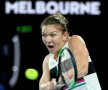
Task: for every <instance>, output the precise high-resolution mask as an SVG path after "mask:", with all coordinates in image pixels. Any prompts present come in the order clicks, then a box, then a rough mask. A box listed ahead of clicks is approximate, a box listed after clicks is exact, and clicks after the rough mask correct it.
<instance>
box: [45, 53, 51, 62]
mask: <svg viewBox="0 0 108 90" xmlns="http://www.w3.org/2000/svg"><path fill="white" fill-rule="evenodd" d="M49 59H50V54H48V55H46V56H45V58H44V63H48V61H49Z"/></svg>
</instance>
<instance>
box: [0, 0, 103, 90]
mask: <svg viewBox="0 0 108 90" xmlns="http://www.w3.org/2000/svg"><path fill="white" fill-rule="evenodd" d="M91 2H92V3H91ZM95 2H96V3H95ZM37 3H38V4H37ZM93 3H95V4H93ZM0 4H1V5H0V20H1V25H0V27H1V28H0V90H20V89H26V88H28V89H31V90H38V89H39V80H40V77H41V75H42V62H43V59H44V57H45V56H46V55H47V54H48V53H49V52H48V51H47V49H46V47H45V46H44V44H43V42H42V40H41V30H40V24H41V22H42V21H43V19H44V18H46V17H47V16H48V15H50V14H53V13H54V12H56V11H58V8H59V12H61V13H62V14H63V15H64V16H65V17H66V18H67V19H68V21H69V25H68V29H69V32H70V34H71V35H73V34H78V35H80V36H82V38H83V39H84V40H85V42H86V45H87V48H88V50H89V53H90V56H91V58H92V61H93V64H94V66H95V68H96V71H97V74H98V77H99V81H100V83H101V81H102V80H103V79H101V75H103V74H102V73H99V72H100V69H99V68H100V67H99V66H100V65H99V64H98V62H101V61H100V60H99V57H98V56H99V55H100V54H98V51H99V49H100V48H98V47H97V46H98V45H99V43H100V41H98V40H99V39H100V38H101V37H100V34H99V33H101V31H99V29H100V28H101V17H102V14H101V2H100V1H97V0H96V1H91V0H90V1H86V2H84V1H83V0H82V1H80V2H79V1H74V2H72V1H61V2H60V1H53V0H49V1H47V2H45V1H30V0H23V1H22V0H17V1H10V0H6V1H3V2H2V3H0ZM93 5H94V6H93ZM97 60H98V61H97ZM28 68H34V69H36V70H37V71H38V72H39V77H38V79H36V80H28V79H27V78H26V77H25V70H26V69H28Z"/></svg>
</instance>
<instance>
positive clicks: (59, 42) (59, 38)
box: [41, 25, 68, 54]
mask: <svg viewBox="0 0 108 90" xmlns="http://www.w3.org/2000/svg"><path fill="white" fill-rule="evenodd" d="M41 33H42V40H43V42H44V44H45V46H46V47H47V49H48V50H49V52H51V53H53V54H54V53H58V51H59V50H60V49H61V48H62V47H63V46H64V44H65V42H66V40H67V36H68V34H67V32H65V33H63V32H62V31H60V30H59V28H58V27H57V26H56V25H45V26H43V27H42V32H41Z"/></svg>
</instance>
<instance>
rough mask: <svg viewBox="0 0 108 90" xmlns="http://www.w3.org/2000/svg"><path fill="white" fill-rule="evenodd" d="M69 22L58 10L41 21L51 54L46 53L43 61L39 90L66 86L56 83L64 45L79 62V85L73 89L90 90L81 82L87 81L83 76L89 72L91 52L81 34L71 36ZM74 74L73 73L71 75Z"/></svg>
mask: <svg viewBox="0 0 108 90" xmlns="http://www.w3.org/2000/svg"><path fill="white" fill-rule="evenodd" d="M67 24H68V20H67V19H66V18H65V17H64V16H63V15H62V14H60V13H58V12H57V13H55V14H53V15H50V16H48V17H46V18H45V19H44V20H43V22H42V23H41V26H40V27H41V34H42V40H43V43H44V44H45V46H46V48H47V49H48V51H49V54H48V55H46V57H45V58H44V61H43V65H42V69H43V73H42V76H41V78H40V81H39V90H62V88H63V87H64V86H62V85H61V86H60V87H57V84H56V78H57V75H56V74H57V66H58V60H59V58H58V57H59V55H58V54H59V51H60V49H61V48H63V47H67V48H69V49H70V50H71V52H72V53H73V55H74V57H75V61H76V64H77V71H78V72H77V79H78V82H77V85H78V86H76V88H74V89H72V90H89V89H87V85H86V86H83V87H80V86H81V83H83V82H85V80H84V78H83V77H84V76H86V75H87V74H88V66H89V63H88V62H89V59H90V56H89V52H88V50H87V47H86V44H85V41H84V40H83V38H82V37H81V36H79V35H72V36H69V33H68V28H67ZM72 76H73V74H72V73H71V74H70V77H72ZM60 80H61V77H59V81H60ZM61 81H62V80H61ZM78 88H79V89H78ZM64 90H65V89H64ZM91 90H94V89H91ZM96 90H97V89H96Z"/></svg>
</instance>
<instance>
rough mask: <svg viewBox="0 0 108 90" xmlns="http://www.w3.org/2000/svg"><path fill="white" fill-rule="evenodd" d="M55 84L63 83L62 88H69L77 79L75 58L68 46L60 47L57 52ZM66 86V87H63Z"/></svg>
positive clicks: (69, 89)
mask: <svg viewBox="0 0 108 90" xmlns="http://www.w3.org/2000/svg"><path fill="white" fill-rule="evenodd" d="M59 77H61V80H59ZM56 81H57V85H59V84H61V83H63V84H62V85H63V87H62V89H59V90H71V89H72V88H73V87H74V86H75V84H76V81H77V65H76V61H75V58H74V56H73V54H72V52H71V51H70V49H69V48H67V47H65V48H62V49H61V50H60V52H59V61H58V72H57V78H56ZM64 88H66V89H64Z"/></svg>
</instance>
